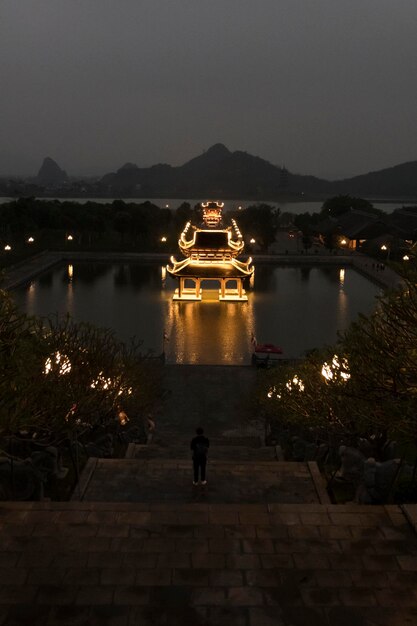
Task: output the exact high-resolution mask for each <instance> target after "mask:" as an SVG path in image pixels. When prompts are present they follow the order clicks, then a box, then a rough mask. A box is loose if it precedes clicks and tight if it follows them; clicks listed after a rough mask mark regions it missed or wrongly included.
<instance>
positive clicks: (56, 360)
mask: <svg viewBox="0 0 417 626" xmlns="http://www.w3.org/2000/svg"><path fill="white" fill-rule="evenodd" d="M55 366H57V367H58V374H59V375H60V376H63V375H65V374H69V373H70V371H71V361H70V360H69V358H68V357H67V356H66V355H65V354H61V353H60V352H58V351H57V352H55V354H53V355H52V356H51V357H48V358H47V359H46V361H45V367H44V370H43V373H44V374H45V375H47V374H50V373H51V372H52V370H53V369H54V368H55Z"/></svg>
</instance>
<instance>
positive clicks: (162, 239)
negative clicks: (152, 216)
mask: <svg viewBox="0 0 417 626" xmlns="http://www.w3.org/2000/svg"><path fill="white" fill-rule="evenodd" d="M166 240H167V238H166V237H165V235H164V236H163V237H161V241H162V243H165V242H166Z"/></svg>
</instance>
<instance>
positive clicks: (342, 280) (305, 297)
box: [13, 262, 380, 365]
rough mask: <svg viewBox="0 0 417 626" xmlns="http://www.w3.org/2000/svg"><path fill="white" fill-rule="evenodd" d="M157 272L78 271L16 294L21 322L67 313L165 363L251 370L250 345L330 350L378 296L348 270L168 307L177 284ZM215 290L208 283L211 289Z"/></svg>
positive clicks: (277, 275) (295, 273) (121, 266)
mask: <svg viewBox="0 0 417 626" xmlns="http://www.w3.org/2000/svg"><path fill="white" fill-rule="evenodd" d="M164 270H165V268H164V267H161V265H156V264H139V263H105V262H97V263H86V262H74V263H72V264H69V265H65V266H60V267H57V268H55V269H53V270H51V271H49V272H47V273H45V274H43V275H40V276H39V277H38V278H36V279H35V280H33V281H31V282H30V284H28V285H26V286H24V287H20V288H18V289H16V290H14V291H13V294H14V298H15V300H16V302H17V304H18V305H19V306H20V307H21V308H22V309H23V310H24V311H26V312H27V313H29V314H36V315H41V316H50V315H54V314H55V313H59V314H65V313H66V312H69V313H70V314H71V315H72V316H73V317H74V318H75V319H76V320H78V321H87V322H91V323H94V324H96V325H99V326H105V327H109V328H113V329H114V330H115V332H116V334H117V336H118V337H120V338H121V339H123V340H127V339H129V338H130V337H132V336H136V337H137V338H139V339H141V340H143V349H144V351H146V350H152V351H153V352H154V353H155V354H160V353H161V352H162V344H163V334H164V331H165V333H166V335H167V336H168V341H167V342H166V343H165V353H166V358H167V362H168V363H177V364H185V363H187V364H229V365H245V364H250V358H251V353H252V349H251V335H252V333H253V334H254V335H255V336H256V338H257V340H258V342H260V343H274V344H277V345H279V346H281V347H282V349H283V352H284V356H285V357H287V358H296V357H300V356H302V355H303V354H304V352H305V351H306V350H309V349H311V348H316V347H322V346H324V345H325V344H329V343H333V342H334V341H335V340H336V337H337V332H338V331H341V330H344V329H346V328H347V327H348V325H349V323H350V322H351V321H352V320H354V319H355V318H357V316H358V313H359V312H362V313H365V314H366V313H369V312H370V311H371V310H372V309H373V307H374V305H375V297H376V296H377V295H378V294H379V293H380V288H379V287H377V286H376V285H374V284H373V283H371V282H370V281H368V280H367V279H366V278H364V277H363V276H361V275H360V274H358V273H357V272H356V271H355V270H354V269H352V268H351V267H346V268H344V267H343V266H342V265H341V266H340V267H337V266H329V267H325V266H311V267H306V266H296V265H294V266H271V265H259V266H257V267H256V270H255V279H254V287H253V289H247V293H248V302H247V303H234V302H218V300H217V298H218V293H217V292H215V291H213V290H212V291H205V290H204V284H203V290H204V299H203V301H202V302H173V301H172V294H173V291H174V289H175V287H176V282H175V281H174V280H173V279H172V278H171V277H170V276H169V275H168V276H166V275H165V274H166V273H165V271H164ZM210 286H211V287H212V286H213V283H210Z"/></svg>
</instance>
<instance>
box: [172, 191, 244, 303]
mask: <svg viewBox="0 0 417 626" xmlns="http://www.w3.org/2000/svg"><path fill="white" fill-rule="evenodd" d="M201 208H202V216H203V222H202V224H201V226H195V225H194V224H192V223H191V222H187V224H186V225H185V228H184V230H183V232H182V233H181V236H180V239H179V241H178V245H179V248H180V250H181V252H182V254H183V255H184V257H185V258H184V259H183V260H182V261H176V260H175V259H174V257H171V265H168V266H167V270H168V272H169V273H170V274H171V275H172V276H174V277H175V278H177V279H178V281H179V283H178V289H176V290H175V293H174V297H173V299H174V300H201V299H202V288H201V283H202V281H216V282H217V283H219V284H220V289H219V300H220V301H222V302H223V301H232V302H246V301H247V299H248V297H247V295H246V292H245V290H244V288H243V282H244V280H245V279H246V278H249V277H250V276H251V275H252V274H253V272H254V267H253V266H251V263H252V259H251V258H249V259H248V260H247V261H239V260H238V259H237V257H238V256H239V255H240V254H241V253H242V252H243V248H244V247H245V244H244V242H243V238H242V234H241V232H240V230H239V227H238V225H237V224H236V221H235V220H234V219H232V220H230V225H229V226H225V224H224V220H223V216H222V209H223V202H222V203H219V202H205V203H202V204H201Z"/></svg>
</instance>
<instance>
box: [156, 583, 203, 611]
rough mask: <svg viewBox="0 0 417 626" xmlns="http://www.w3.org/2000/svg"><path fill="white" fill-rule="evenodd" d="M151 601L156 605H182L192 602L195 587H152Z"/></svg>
mask: <svg viewBox="0 0 417 626" xmlns="http://www.w3.org/2000/svg"><path fill="white" fill-rule="evenodd" d="M149 592H150V598H149V602H150V604H152V605H155V606H163V607H165V606H168V607H180V608H183V607H184V606H187V605H190V604H191V599H192V597H193V588H191V587H186V586H174V585H173V586H171V587H151V588H150V590H149Z"/></svg>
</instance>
